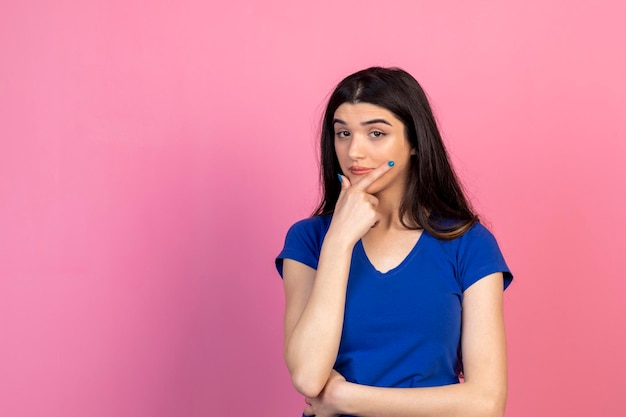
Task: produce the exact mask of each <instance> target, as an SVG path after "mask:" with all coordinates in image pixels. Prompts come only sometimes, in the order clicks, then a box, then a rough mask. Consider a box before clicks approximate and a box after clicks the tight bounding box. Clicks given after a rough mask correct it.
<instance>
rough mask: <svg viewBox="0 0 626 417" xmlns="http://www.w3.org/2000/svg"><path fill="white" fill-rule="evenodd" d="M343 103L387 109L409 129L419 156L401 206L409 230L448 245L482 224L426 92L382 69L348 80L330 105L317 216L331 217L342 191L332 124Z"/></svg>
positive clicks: (394, 70)
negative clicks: (459, 175)
mask: <svg viewBox="0 0 626 417" xmlns="http://www.w3.org/2000/svg"><path fill="white" fill-rule="evenodd" d="M343 103H370V104H374V105H377V106H380V107H384V108H385V109H387V110H389V111H390V112H392V113H393V114H394V115H395V116H396V117H397V118H398V119H400V120H401V121H402V123H403V124H404V126H405V130H406V132H405V134H406V137H407V139H408V140H409V143H410V146H411V148H412V149H415V151H416V152H415V153H416V154H415V155H413V156H411V161H410V166H409V175H408V183H407V189H406V194H405V195H404V197H403V199H402V203H401V206H400V221H401V222H402V225H403V226H404V227H406V228H408V229H424V230H426V231H428V232H429V233H430V234H432V235H434V236H435V237H437V238H439V239H446V240H447V239H454V238H455V237H458V236H460V235H462V234H463V233H465V232H466V231H467V230H468V229H469V228H470V227H471V226H472V225H473V224H474V223H475V222H477V221H478V216H477V215H476V213H474V211H473V210H472V207H471V205H470V204H469V201H468V199H467V198H466V196H465V194H464V192H463V188H462V187H461V184H460V182H459V180H458V178H457V176H456V174H455V173H454V170H453V169H452V165H451V164H450V161H449V158H448V153H447V151H446V148H445V146H444V144H443V141H442V139H441V134H440V133H439V129H438V128H437V123H436V121H435V117H434V116H433V112H432V110H431V108H430V104H429V103H428V99H427V97H426V94H425V93H424V90H423V89H422V87H421V86H420V85H419V83H418V82H417V80H415V78H413V77H412V76H411V75H410V74H409V73H407V72H406V71H404V70H402V69H399V68H380V67H372V68H368V69H365V70H362V71H359V72H356V73H354V74H352V75H349V76H348V77H346V78H345V79H343V81H341V82H340V83H339V84H338V85H337V87H336V88H335V90H334V91H333V93H332V94H331V96H330V98H329V100H328V105H327V106H326V111H325V113H324V119H323V121H322V132H321V154H320V176H321V183H322V186H323V195H322V199H321V202H320V204H319V206H318V207H317V209H316V210H315V212H314V213H313V215H323V214H330V213H332V212H333V211H334V209H335V205H336V204H337V199H338V198H339V193H340V191H341V185H340V183H339V181H338V180H337V175H338V174H339V173H341V168H340V166H339V161H338V160H337V155H336V153H335V131H334V127H333V118H334V115H335V111H336V110H337V108H338V107H339V106H340V105H342V104H343Z"/></svg>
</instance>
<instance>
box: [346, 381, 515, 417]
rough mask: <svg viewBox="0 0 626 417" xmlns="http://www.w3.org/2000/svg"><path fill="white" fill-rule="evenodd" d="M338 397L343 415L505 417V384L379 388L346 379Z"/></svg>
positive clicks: (361, 416) (469, 383) (467, 383)
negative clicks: (352, 382) (349, 381)
mask: <svg viewBox="0 0 626 417" xmlns="http://www.w3.org/2000/svg"><path fill="white" fill-rule="evenodd" d="M338 398H339V402H340V404H339V406H340V408H341V409H342V412H343V413H344V414H348V415H354V416H359V417H502V416H503V415H504V408H505V404H506V386H496V385H495V384H493V385H491V386H485V385H484V384H478V383H475V384H472V383H471V382H465V383H462V384H453V385H446V386H441V387H432V388H378V387H370V386H365V385H357V384H351V383H348V382H346V383H344V384H343V385H342V387H341V390H340V391H339V392H338Z"/></svg>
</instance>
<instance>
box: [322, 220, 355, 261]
mask: <svg viewBox="0 0 626 417" xmlns="http://www.w3.org/2000/svg"><path fill="white" fill-rule="evenodd" d="M357 241H358V239H356V240H354V238H352V237H350V236H348V235H347V234H346V233H341V232H339V231H337V230H335V229H333V227H332V225H331V227H330V228H329V229H328V232H327V233H326V236H325V237H324V246H330V247H332V250H333V252H335V253H341V252H346V251H347V252H349V253H350V254H352V249H353V248H354V245H355V244H356V242H357Z"/></svg>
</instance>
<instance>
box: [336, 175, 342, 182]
mask: <svg viewBox="0 0 626 417" xmlns="http://www.w3.org/2000/svg"><path fill="white" fill-rule="evenodd" d="M337 176H338V177H339V182H340V183H342V182H343V178H341V174H337Z"/></svg>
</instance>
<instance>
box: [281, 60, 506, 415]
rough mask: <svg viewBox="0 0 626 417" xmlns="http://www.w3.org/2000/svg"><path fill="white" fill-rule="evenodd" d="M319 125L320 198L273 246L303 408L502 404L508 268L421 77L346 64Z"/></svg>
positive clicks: (337, 410) (400, 409)
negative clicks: (467, 191)
mask: <svg viewBox="0 0 626 417" xmlns="http://www.w3.org/2000/svg"><path fill="white" fill-rule="evenodd" d="M321 136H322V137H321V176H322V182H323V189H324V194H323V198H322V202H321V204H320V206H319V207H318V209H317V210H316V211H315V213H314V215H313V216H312V217H310V218H308V219H305V220H302V221H299V222H298V223H296V224H294V225H293V226H292V227H291V229H290V230H289V232H288V234H287V237H286V240H285V247H284V249H283V250H282V252H281V253H280V254H279V255H278V257H277V259H276V265H277V268H278V271H279V273H280V274H281V276H282V277H283V282H284V288H285V296H286V311H285V323H284V325H285V352H284V354H285V360H286V363H287V367H288V369H289V372H290V373H291V376H292V379H293V383H294V386H295V388H296V389H297V390H298V391H299V392H300V393H301V394H302V395H304V397H305V401H306V407H305V408H304V415H306V416H311V415H316V416H317V417H332V416H344V415H345V416H364V417H366V416H371V417H386V416H389V417H391V416H393V417H401V416H407V417H408V416H415V417H417V416H419V417H429V416H433V417H454V416H459V417H472V416H502V415H503V414H504V408H505V402H506V392H507V372H506V345H505V335H504V321H503V313H502V292H503V288H506V287H507V286H508V284H509V283H510V282H511V279H512V275H511V273H510V271H509V269H508V267H507V265H506V263H505V261H504V259H503V257H502V254H501V252H500V250H499V248H498V244H497V243H496V241H495V239H494V237H493V235H492V234H491V233H490V232H489V231H488V230H487V229H486V228H485V227H484V226H482V225H481V224H480V223H479V221H478V217H477V215H476V214H475V213H474V212H473V211H472V209H471V207H470V205H469V203H468V201H467V198H466V197H465V196H464V194H463V191H462V188H461V186H460V184H459V181H458V179H457V177H456V175H455V174H454V171H453V169H452V167H451V165H450V162H449V158H448V155H447V152H446V150H445V147H444V145H443V142H442V140H441V136H440V134H439V131H438V129H437V125H436V122H435V119H434V117H433V114H432V111H431V109H430V105H429V104H428V100H427V98H426V95H425V94H424V91H423V90H422V88H421V87H420V85H419V84H418V82H417V81H416V80H415V79H414V78H413V77H412V76H411V75H409V74H408V73H406V72H405V71H403V70H400V69H397V68H369V69H366V70H363V71H359V72H357V73H355V74H352V75H350V76H348V77H347V78H345V79H344V80H343V81H341V82H340V83H339V85H338V86H337V87H336V89H335V91H334V92H333V93H332V95H331V97H330V99H329V102H328V106H327V108H326V112H325V114H324V120H323V126H322V135H321ZM461 376H463V378H462V379H463V383H459V380H460V377H461Z"/></svg>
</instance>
